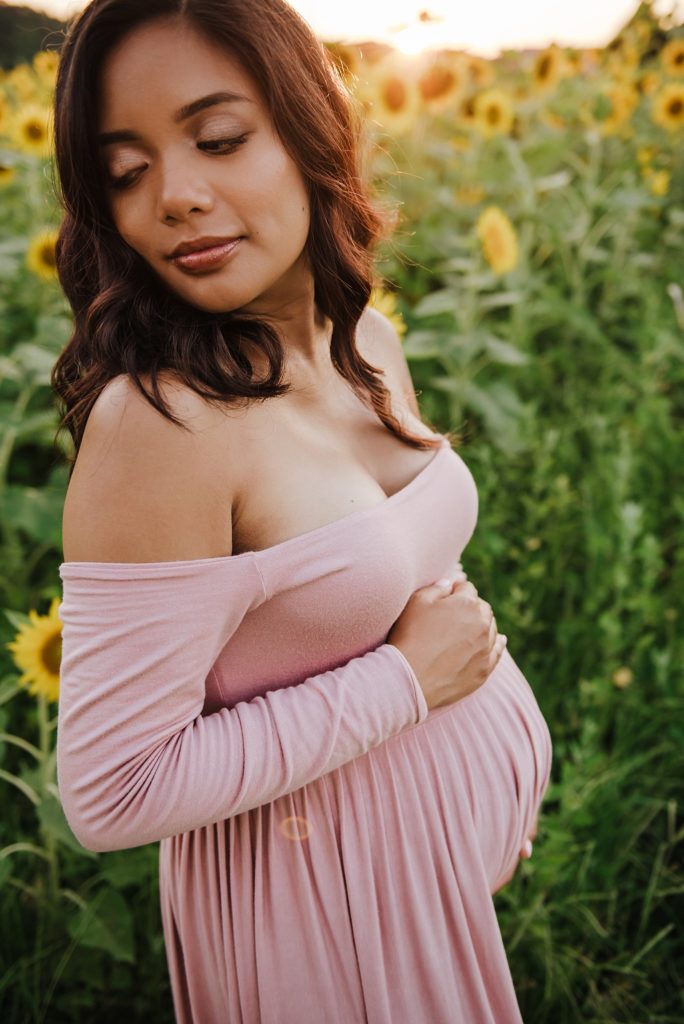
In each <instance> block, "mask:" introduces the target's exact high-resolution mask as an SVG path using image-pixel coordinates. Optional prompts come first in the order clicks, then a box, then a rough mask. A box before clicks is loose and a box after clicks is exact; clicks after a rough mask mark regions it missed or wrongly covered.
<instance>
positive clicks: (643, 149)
mask: <svg viewBox="0 0 684 1024" xmlns="http://www.w3.org/2000/svg"><path fill="white" fill-rule="evenodd" d="M657 154H658V150H657V148H656V147H655V146H639V148H638V149H637V151H636V158H637V160H638V162H639V163H640V164H650V162H651V160H652V159H653V157H654V156H657Z"/></svg>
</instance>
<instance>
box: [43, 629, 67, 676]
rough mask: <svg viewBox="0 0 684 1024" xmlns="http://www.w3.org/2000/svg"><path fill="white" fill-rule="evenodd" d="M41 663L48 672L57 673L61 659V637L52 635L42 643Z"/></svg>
mask: <svg viewBox="0 0 684 1024" xmlns="http://www.w3.org/2000/svg"><path fill="white" fill-rule="evenodd" d="M41 653H42V658H43V664H44V665H45V668H46V669H47V670H48V672H52V673H53V675H59V665H60V661H61V659H62V637H61V636H53V637H50V639H49V640H48V641H47V642H46V643H45V644H44V646H43V650H42V652H41Z"/></svg>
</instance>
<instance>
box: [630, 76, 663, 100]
mask: <svg viewBox="0 0 684 1024" xmlns="http://www.w3.org/2000/svg"><path fill="white" fill-rule="evenodd" d="M661 84H662V79H661V77H660V75H659V74H658V72H657V71H644V72H643V73H642V74H641V75H639V77H638V78H637V79H636V87H637V89H638V90H639V92H640V93H641V95H642V96H652V95H653V93H654V92H655V91H656V90H657V89H659V88H660V86H661Z"/></svg>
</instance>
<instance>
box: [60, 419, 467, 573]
mask: <svg viewBox="0 0 684 1024" xmlns="http://www.w3.org/2000/svg"><path fill="white" fill-rule="evenodd" d="M440 437H441V444H440V445H439V447H438V449H437V451H436V452H435V454H434V455H433V457H432V458H431V459H430V461H429V462H428V463H427V465H425V466H423V468H422V469H420V470H419V471H418V472H417V473H416V475H415V476H414V477H413V478H412V479H411V480H409V482H408V483H407V484H405V485H404V486H403V487H401V488H400V489H399V490H398V491H395V492H394V494H390V495H387V496H385V497H384V498H381V499H380V501H378V502H376V504H375V505H369V506H367V507H366V508H359V509H356V510H355V511H354V512H350V513H349V514H348V515H346V516H340V518H339V519H333V520H331V522H329V523H323V525H322V526H315V527H314V528H313V530H306V531H305V532H304V533H298V534H296V535H295V536H294V537H288V538H286V539H285V540H281V541H279V542H278V543H277V544H270V545H269V546H268V547H266V548H257V549H255V550H251V551H241V552H240V554H238V555H214V556H211V557H209V558H182V559H176V560H173V561H167V562H62V563H61V565H60V567H59V568H60V572H61V570H62V569H63V568H66V569H67V570H68V569H70V568H72V567H73V568H74V569H75V570H78V569H79V568H84V569H88V568H90V567H95V568H105V569H106V568H107V567H109V566H111V568H112V569H136V568H139V569H148V568H151V569H154V568H156V567H159V568H161V567H166V568H176V567H178V568H182V567H184V566H194V565H196V566H198V567H201V566H204V565H207V566H209V565H222V564H224V563H234V562H238V561H239V560H240V559H242V560H245V559H248V558H252V559H254V558H266V557H268V556H269V555H270V554H277V553H279V552H281V551H284V550H285V549H286V548H290V547H293V546H295V545H297V544H301V543H303V542H305V541H309V540H312V539H314V538H316V537H318V536H320V535H321V534H323V533H325V532H330V531H331V530H334V529H339V528H340V527H346V526H348V525H351V524H352V523H356V522H358V521H359V520H360V519H362V518H364V517H365V516H369V515H372V514H373V513H376V512H378V511H381V510H388V509H389V508H390V507H394V506H395V505H397V504H399V503H400V502H401V501H403V500H404V499H405V498H407V497H409V496H410V495H411V494H412V493H413V492H414V491H416V490H418V489H419V488H420V486H421V485H422V484H424V483H425V481H426V480H427V479H428V477H429V476H430V472H431V471H433V470H434V469H435V468H436V465H437V463H438V462H439V459H440V456H442V455H443V454H444V453H445V452H447V451H448V452H452V454H453V449H452V447H451V444H450V443H449V440H448V438H446V437H444V435H440Z"/></svg>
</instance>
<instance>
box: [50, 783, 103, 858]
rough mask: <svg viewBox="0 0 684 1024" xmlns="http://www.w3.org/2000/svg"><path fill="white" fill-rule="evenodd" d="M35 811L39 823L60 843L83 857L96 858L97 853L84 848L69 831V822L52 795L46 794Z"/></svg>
mask: <svg viewBox="0 0 684 1024" xmlns="http://www.w3.org/2000/svg"><path fill="white" fill-rule="evenodd" d="M36 811H37V813H38V818H39V820H40V823H41V825H43V826H44V827H45V828H46V829H47V830H48V832H50V833H51V834H52V835H53V836H54V837H55V838H56V839H58V840H59V842H60V843H64V845H65V846H68V847H69V848H70V849H72V850H75V852H76V853H80V854H82V855H83V856H85V857H91V858H92V859H94V860H97V854H96V853H93V851H92V850H86V848H85V847H84V846H81V844H80V843H79V841H78V839H77V838H76V836H75V835H74V833H73V832H72V831H71V828H70V827H69V822H68V821H67V820H66V816H65V814H64V810H63V808H62V805H61V803H60V802H59V800H55V798H54V797H53V796H48V797H46V798H45V799H44V800H43V802H42V803H40V804H39V805H38V807H37V808H36Z"/></svg>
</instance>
